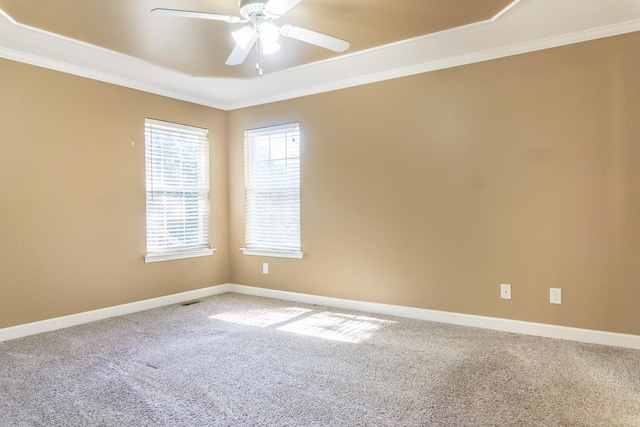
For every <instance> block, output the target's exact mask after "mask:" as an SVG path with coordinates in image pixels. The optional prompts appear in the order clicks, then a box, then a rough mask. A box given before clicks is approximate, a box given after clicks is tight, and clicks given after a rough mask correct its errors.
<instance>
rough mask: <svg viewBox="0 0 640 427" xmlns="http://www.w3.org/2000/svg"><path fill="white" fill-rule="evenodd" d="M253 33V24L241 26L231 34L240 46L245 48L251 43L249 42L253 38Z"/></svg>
mask: <svg viewBox="0 0 640 427" xmlns="http://www.w3.org/2000/svg"><path fill="white" fill-rule="evenodd" d="M253 34H254V32H253V27H252V26H251V25H245V26H244V27H242V28H240V29H239V30H238V31H234V32H232V33H231V36H232V37H233V39H234V40H235V41H236V43H237V44H238V46H240V47H241V48H243V49H246V48H247V45H249V42H251V40H252V39H253Z"/></svg>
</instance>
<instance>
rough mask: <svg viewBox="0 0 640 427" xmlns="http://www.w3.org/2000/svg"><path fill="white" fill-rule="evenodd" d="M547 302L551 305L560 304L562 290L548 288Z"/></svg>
mask: <svg viewBox="0 0 640 427" xmlns="http://www.w3.org/2000/svg"><path fill="white" fill-rule="evenodd" d="M549 302H550V303H551V304H562V289H560V288H549Z"/></svg>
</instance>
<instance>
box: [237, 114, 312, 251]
mask: <svg viewBox="0 0 640 427" xmlns="http://www.w3.org/2000/svg"><path fill="white" fill-rule="evenodd" d="M288 137H291V138H293V142H295V144H296V148H294V151H293V153H296V152H297V157H296V156H289V151H288V145H287V144H289V142H287V140H286V138H288ZM259 138H262V140H261V142H262V143H264V142H265V141H264V138H268V141H269V143H268V144H269V147H271V141H272V138H273V139H274V140H275V139H277V138H285V141H284V147H285V148H284V153H285V155H284V157H282V156H280V157H278V158H277V159H276V158H272V157H271V151H270V152H269V158H268V160H264V159H263V160H261V162H262V163H269V164H271V163H273V162H274V160H284V161H285V163H286V164H287V166H285V169H286V170H287V172H285V174H286V176H287V178H285V180H286V181H287V182H288V177H289V172H290V170H289V169H288V168H289V164H291V165H293V166H292V169H291V171H293V172H294V174H293V175H292V176H294V177H295V178H296V187H295V188H294V191H297V206H296V207H294V211H296V212H297V224H295V225H296V227H295V229H296V230H297V240H296V239H295V238H294V239H293V240H291V242H294V243H295V242H297V246H295V245H294V246H291V247H288V248H286V247H283V246H282V247H279V246H281V245H282V244H280V245H279V244H278V243H274V241H271V245H269V243H267V245H261V244H259V243H258V241H257V240H256V241H253V242H251V241H250V239H251V238H252V237H254V236H255V235H259V236H260V238H262V237H265V236H267V235H269V232H267V233H265V232H264V231H259V225H258V224H255V223H253V222H252V221H257V220H255V218H252V215H251V214H250V212H252V211H254V210H255V209H258V207H257V206H251V203H252V202H251V201H252V200H256V197H252V196H255V194H260V193H261V192H265V189H267V191H266V192H267V193H271V194H275V193H277V192H280V193H282V194H285V193H286V192H289V193H290V192H291V189H292V188H293V187H287V186H285V185H283V186H282V187H280V186H277V185H276V186H273V187H264V185H263V186H261V187H262V188H261V190H258V187H260V185H259V184H256V182H255V179H256V178H255V175H256V174H257V172H255V170H256V168H257V166H256V164H255V157H254V156H255V150H256V147H255V144H256V143H257V141H258V139H259ZM300 140H301V137H300V124H299V123H298V122H293V123H287V124H282V125H274V126H267V127H262V128H255V129H248V130H245V133H244V194H245V198H244V201H245V247H243V248H240V250H241V251H242V252H243V254H244V255H253V256H262V257H278V258H296V259H301V258H303V256H304V252H303V251H302V227H301V218H300V217H301V214H300V210H301V204H302V203H301V194H300V193H301V189H300V187H301V182H300V181H301V174H300V163H301V153H300V145H301V141H300ZM252 144H253V146H252ZM270 150H271V148H270ZM292 162H293V163H292ZM269 170H270V171H272V169H269ZM296 174H297V175H296ZM274 176H275V175H273V174H272V173H271V172H269V178H273V177H274ZM276 181H277V179H276ZM262 200H263V201H264V198H263V199H262ZM255 203H258V202H255ZM261 207H262V206H261ZM267 210H268V211H271V212H269V213H270V215H271V216H270V217H269V218H270V219H269V220H268V222H269V223H274V224H275V223H277V222H278V221H275V220H274V219H273V217H272V215H273V212H275V211H277V208H275V207H274V206H268V207H267ZM263 213H264V211H263ZM256 216H258V215H257V214H256ZM290 221H291V218H287V220H286V222H285V223H284V224H280V225H281V226H285V227H286V226H290V225H291V224H292V222H290ZM270 237H272V238H273V236H270ZM285 246H286V245H285Z"/></svg>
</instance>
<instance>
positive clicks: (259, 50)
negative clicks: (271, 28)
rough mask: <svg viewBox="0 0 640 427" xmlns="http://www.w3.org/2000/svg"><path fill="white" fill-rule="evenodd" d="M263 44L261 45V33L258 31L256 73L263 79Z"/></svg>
mask: <svg viewBox="0 0 640 427" xmlns="http://www.w3.org/2000/svg"><path fill="white" fill-rule="evenodd" d="M261 62H262V43H260V31H258V40H256V71H257V72H258V75H259V76H261V77H262V66H261V65H260V63H261Z"/></svg>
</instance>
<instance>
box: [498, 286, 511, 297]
mask: <svg viewBox="0 0 640 427" xmlns="http://www.w3.org/2000/svg"><path fill="white" fill-rule="evenodd" d="M500 298H502V299H511V285H509V284H502V285H500Z"/></svg>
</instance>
